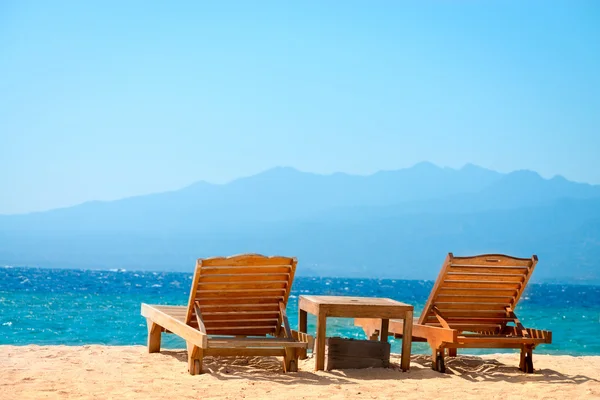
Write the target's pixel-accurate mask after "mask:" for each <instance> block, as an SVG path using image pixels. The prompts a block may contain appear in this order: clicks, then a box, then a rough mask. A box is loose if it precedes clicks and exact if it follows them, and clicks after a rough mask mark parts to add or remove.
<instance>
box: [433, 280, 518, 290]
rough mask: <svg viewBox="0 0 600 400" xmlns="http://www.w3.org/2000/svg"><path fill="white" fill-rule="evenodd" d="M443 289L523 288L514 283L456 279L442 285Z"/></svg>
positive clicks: (446, 281)
mask: <svg viewBox="0 0 600 400" xmlns="http://www.w3.org/2000/svg"><path fill="white" fill-rule="evenodd" d="M442 285H443V286H442V288H444V289H446V288H456V289H465V288H474V289H482V288H490V289H492V288H493V289H517V290H518V289H519V288H520V287H521V284H520V283H516V282H515V283H512V282H502V281H474V280H455V279H446V280H445V281H444V283H443V284H442Z"/></svg>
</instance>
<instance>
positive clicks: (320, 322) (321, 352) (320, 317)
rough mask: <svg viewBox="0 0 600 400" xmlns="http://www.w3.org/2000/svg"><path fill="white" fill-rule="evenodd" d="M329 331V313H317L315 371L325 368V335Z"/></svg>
mask: <svg viewBox="0 0 600 400" xmlns="http://www.w3.org/2000/svg"><path fill="white" fill-rule="evenodd" d="M326 332H327V315H326V314H325V313H322V312H321V313H319V314H317V338H316V339H317V345H316V348H317V354H316V361H315V371H323V369H325V337H326Z"/></svg>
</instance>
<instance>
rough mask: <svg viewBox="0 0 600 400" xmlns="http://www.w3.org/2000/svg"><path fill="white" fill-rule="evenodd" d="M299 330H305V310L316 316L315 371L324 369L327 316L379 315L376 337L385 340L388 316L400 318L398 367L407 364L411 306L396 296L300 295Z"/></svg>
mask: <svg viewBox="0 0 600 400" xmlns="http://www.w3.org/2000/svg"><path fill="white" fill-rule="evenodd" d="M298 307H299V312H298V330H299V331H300V332H304V333H306V329H307V326H306V325H307V313H311V314H314V315H316V316H317V338H316V339H317V343H316V346H315V350H316V362H315V371H322V370H324V369H325V336H326V327H327V317H340V318H380V319H381V330H380V332H381V333H380V337H379V340H381V341H382V342H384V341H385V342H387V340H388V328H389V323H390V319H403V320H404V331H403V336H402V359H401V368H402V370H403V371H408V369H409V368H410V346H411V344H412V323H413V306H411V305H409V304H404V303H401V302H399V301H396V300H392V299H386V298H379V297H348V296H300V299H299V302H298Z"/></svg>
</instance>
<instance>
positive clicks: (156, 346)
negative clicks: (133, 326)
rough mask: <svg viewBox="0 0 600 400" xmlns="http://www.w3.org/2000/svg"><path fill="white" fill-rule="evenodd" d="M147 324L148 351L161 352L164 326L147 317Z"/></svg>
mask: <svg viewBox="0 0 600 400" xmlns="http://www.w3.org/2000/svg"><path fill="white" fill-rule="evenodd" d="M146 324H147V325H148V353H159V352H160V334H161V331H162V328H161V327H160V326H159V325H157V324H155V323H154V322H152V321H151V320H149V319H147V318H146Z"/></svg>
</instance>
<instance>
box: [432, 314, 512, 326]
mask: <svg viewBox="0 0 600 400" xmlns="http://www.w3.org/2000/svg"><path fill="white" fill-rule="evenodd" d="M437 321H438V320H437V318H436V317H435V316H433V315H429V316H427V323H428V324H429V323H437ZM510 321H512V319H510V318H507V317H474V316H473V315H472V314H470V315H469V316H468V317H456V316H455V317H450V318H448V317H447V318H446V322H448V324H450V325H451V324H453V323H480V322H481V323H494V324H496V323H498V324H504V323H506V322H510Z"/></svg>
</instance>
